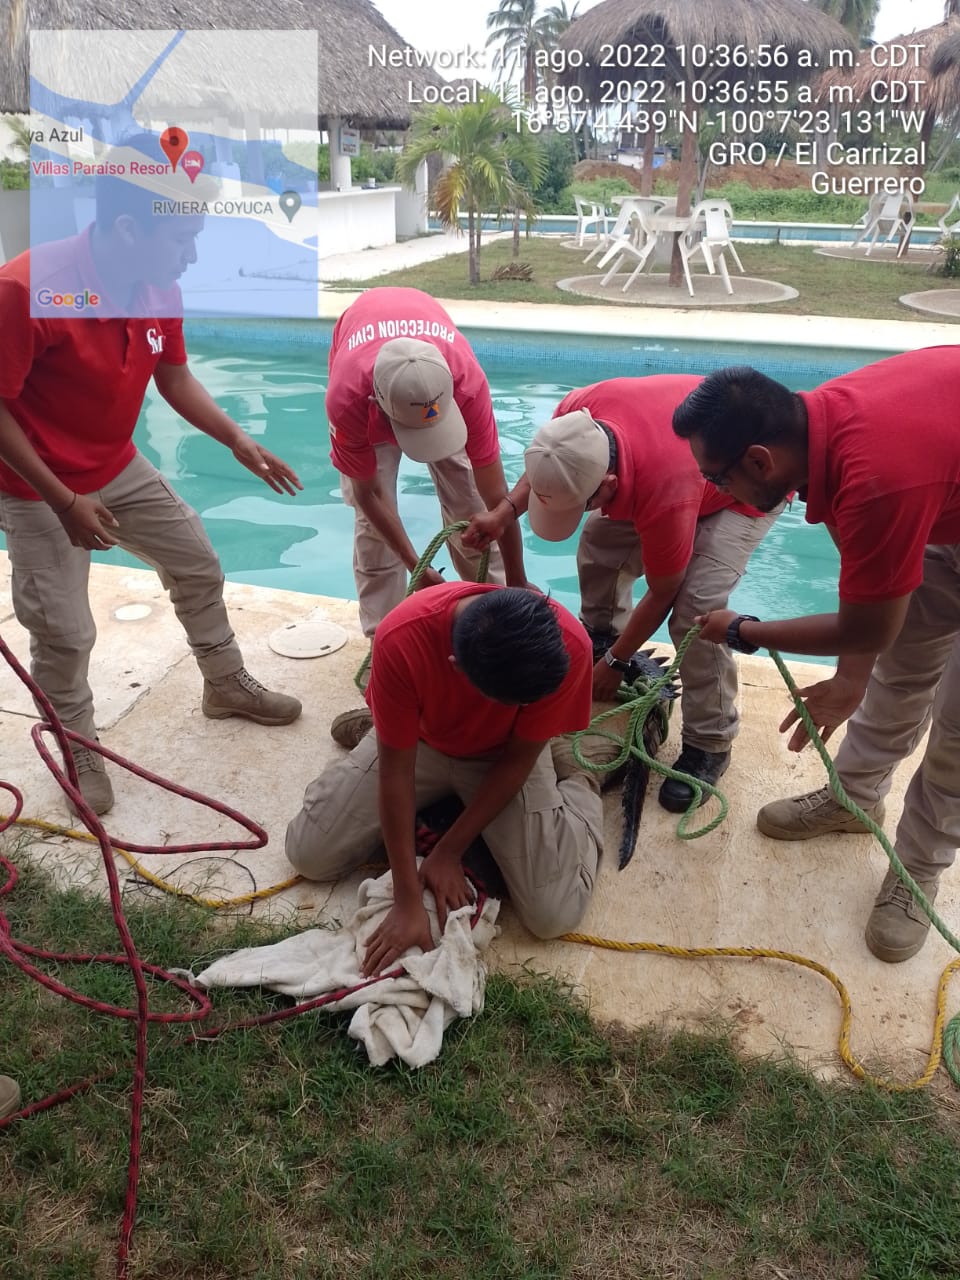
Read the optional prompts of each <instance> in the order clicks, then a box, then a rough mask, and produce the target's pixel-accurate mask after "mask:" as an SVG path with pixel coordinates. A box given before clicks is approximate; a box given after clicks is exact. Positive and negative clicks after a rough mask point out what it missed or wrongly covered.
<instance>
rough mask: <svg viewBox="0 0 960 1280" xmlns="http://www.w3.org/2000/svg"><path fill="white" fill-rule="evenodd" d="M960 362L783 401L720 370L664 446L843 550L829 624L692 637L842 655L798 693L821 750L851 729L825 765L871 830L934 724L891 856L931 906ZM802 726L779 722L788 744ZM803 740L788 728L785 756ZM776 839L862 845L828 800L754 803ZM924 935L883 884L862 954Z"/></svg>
mask: <svg viewBox="0 0 960 1280" xmlns="http://www.w3.org/2000/svg"><path fill="white" fill-rule="evenodd" d="M958 403H960V347H956V346H953V347H946V346H945V347H932V348H930V349H928V350H924V351H914V352H910V353H908V354H906V355H900V356H894V357H892V358H891V359H889V360H882V361H880V362H879V363H878V364H873V365H869V366H867V368H865V369H859V370H857V371H856V372H854V373H848V374H844V376H843V377H840V378H835V379H833V380H832V381H830V382H825V383H824V384H823V385H822V386H820V387H817V388H816V390H814V391H806V392H800V393H799V394H793V393H792V392H790V391H788V390H787V388H786V387H784V386H781V384H780V383H778V382H774V381H773V380H772V379H771V378H767V377H765V376H764V375H763V374H761V373H758V372H757V371H756V370H755V369H748V368H730V369H721V370H719V371H718V372H716V373H714V374H711V375H710V377H709V378H707V379H706V380H705V381H704V382H703V383H702V384H701V386H700V387H698V388H697V389H696V390H695V391H693V393H692V394H691V395H690V396H688V397H687V399H686V400H685V401H684V403H683V404H682V405H680V407H679V408H678V409H677V412H676V414H675V416H674V430H675V431H676V432H677V434H678V435H679V436H681V437H683V438H684V439H686V440H688V441H689V444H690V448H691V450H692V452H693V456H694V458H695V459H696V461H697V465H698V466H699V467H700V470H701V472H702V473H703V474H704V475H705V476H706V477H708V478H709V479H710V480H711V481H712V482H713V483H714V484H716V485H719V486H720V487H721V488H723V489H725V490H726V491H728V492H729V493H731V494H733V495H735V496H736V497H737V498H739V499H740V500H741V501H743V502H750V503H753V504H754V505H756V506H757V507H759V508H760V509H761V510H770V509H771V508H772V507H773V506H774V505H776V504H778V503H779V502H781V501H782V500H783V497H784V495H785V494H786V493H787V492H788V491H789V490H791V489H794V488H796V489H798V490H799V492H800V496H801V497H802V498H803V499H804V500H805V502H806V504H807V520H808V521H809V522H810V523H811V524H825V525H826V526H827V528H828V529H829V530H830V533H831V534H832V536H833V538H834V541H835V542H836V544H837V546H838V548H839V551H840V587H839V596H840V602H839V608H838V609H837V612H836V613H827V614H820V615H818V616H817V617H810V618H791V619H789V620H786V621H782V622H760V621H758V620H757V619H745V618H741V617H738V616H737V615H736V614H733V613H731V612H730V611H729V610H727V611H724V610H721V611H718V612H711V613H708V614H707V615H706V617H705V618H704V619H703V623H704V625H703V631H702V633H701V638H702V639H704V640H707V641H713V642H714V644H715V645H728V646H730V647H732V648H734V649H737V650H739V651H741V652H753V651H754V650H755V649H756V648H757V647H759V646H761V645H762V646H764V647H767V648H772V649H786V650H789V651H791V652H793V653H810V654H836V655H837V656H838V662H837V670H836V673H835V674H834V675H833V676H832V677H831V678H830V679H828V680H822V681H819V682H818V683H817V684H814V685H811V686H810V687H809V688H808V689H805V690H802V694H803V699H804V702H805V703H806V706H807V709H808V711H809V712H810V715H811V717H812V719H813V722H814V724H815V725H816V726H817V728H818V729H819V730H820V732H821V733H822V735H823V737H824V738H826V737H828V736H829V735H830V734H831V733H832V732H833V731H834V730H835V729H836V728H837V727H838V725H840V724H842V723H843V722H844V721H845V720H846V719H847V718H848V716H849V717H851V718H850V723H849V725H848V727H847V733H846V737H845V739H844V741H843V743H842V745H841V747H840V750H839V751H838V752H837V757H836V767H837V772H838V774H839V776H840V781H841V783H842V784H843V787H844V790H845V791H846V792H847V794H848V795H849V796H850V797H851V799H853V800H855V801H856V802H857V804H858V805H859V806H860V807H861V809H863V810H864V811H865V812H866V813H867V814H868V815H870V816H871V817H873V818H874V820H875V821H877V822H882V821H883V816H884V806H883V798H884V796H885V795H886V794H887V792H888V791H889V789H890V784H891V780H892V777H893V772H894V770H895V768H896V767H897V765H898V764H899V763H900V761H901V760H903V759H905V758H906V757H907V756H908V755H909V754H910V753H911V752H912V751H913V750H914V748H915V747H916V746H917V744H918V743H919V742H920V740H921V739H922V737H923V734H924V731H925V729H926V727H927V725H928V724H930V726H931V728H930V737H929V740H928V742H927V747H926V751H925V752H924V756H923V760H922V761H921V764H920V767H919V768H918V769H917V771H916V773H915V774H914V775H913V778H912V779H911V782H910V785H909V787H908V789H907V794H906V799H905V801H904V807H903V813H902V816H901V818H900V823H899V825H898V827H897V835H896V850H897V855H898V857H899V858H900V860H901V862H902V863H903V865H904V866H905V867H906V869H907V870H908V871H909V872H910V874H911V876H913V878H914V879H915V880H916V881H917V883H918V884H919V885H920V887H921V889H922V890H923V892H924V893H925V894H926V896H927V897H928V898H929V899H931V900H932V899H933V898H935V897H936V893H937V886H938V884H939V880H940V876H941V874H942V872H943V871H944V869H945V868H946V867H949V866H950V865H951V864H952V863H953V861H954V858H955V857H956V851H957V845H958V843H960V640H958V636H960V433H958V430H957V405H958ZM797 719H798V717H797V715H796V713H795V712H791V713H790V715H788V716H787V718H786V719H785V720H784V722H783V724H782V725H781V726H780V728H781V730H787V729H788V728H790V727H791V726H792V725H793V724H794V723H795V722H796V721H797ZM806 742H807V734H806V731H805V729H804V728H803V726H802V725H799V724H798V725H797V727H796V729H795V730H794V733H793V735H792V737H791V739H790V748H791V749H792V750H794V751H799V750H801V749H802V748H803V746H804V745H805V744H806ZM757 826H758V827H759V828H760V830H761V831H762V832H763V833H764V834H765V835H768V836H772V837H773V838H774V839H778V840H807V839H810V838H811V837H814V836H817V835H820V834H821V833H822V832H828V831H836V832H862V831H863V830H864V828H863V826H862V825H861V824H860V823H859V822H858V821H857V820H856V819H855V818H853V817H852V816H851V815H850V814H849V813H847V811H846V810H845V809H843V808H842V807H841V805H840V804H839V803H838V802H837V800H836V799H835V798H834V795H833V792H832V790H831V789H830V787H822V788H820V790H819V791H814V792H810V793H808V794H806V795H802V796H794V797H793V798H791V799H789V800H779V801H776V802H775V803H773V804H768V805H765V806H764V807H763V808H762V809H761V810H760V813H759V814H758V817H757ZM928 927H929V920H928V919H927V917H926V916H925V915H924V914H923V913H922V912H921V911H920V909H919V908H918V907H917V906H916V905H915V903H914V901H913V898H912V896H911V894H910V892H909V890H907V889H906V887H905V886H904V885H903V884H902V883H901V882H900V880H899V878H898V877H897V875H896V873H895V872H894V871H893V868H891V869H890V870H889V871H888V872H887V874H886V876H885V877H884V881H883V885H882V886H881V889H880V893H879V895H878V896H877V899H876V902H875V904H874V907H873V910H872V912H871V914H870V918H869V921H868V923H867V928H866V941H867V945H868V947H869V948H870V950H871V951H872V952H873V953H874V955H875V956H877V957H879V959H881V960H886V961H889V962H897V961H900V960H907V959H909V958H910V956H912V955H915V954H916V953H917V952H918V951H919V950H920V948H921V947H922V946H923V943H924V940H925V939H926V935H927V929H928Z"/></svg>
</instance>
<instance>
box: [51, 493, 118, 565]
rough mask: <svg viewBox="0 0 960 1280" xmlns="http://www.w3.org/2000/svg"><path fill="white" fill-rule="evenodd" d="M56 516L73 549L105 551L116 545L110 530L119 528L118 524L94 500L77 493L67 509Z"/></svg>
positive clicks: (100, 503)
mask: <svg viewBox="0 0 960 1280" xmlns="http://www.w3.org/2000/svg"><path fill="white" fill-rule="evenodd" d="M58 515H59V520H60V523H61V524H62V525H63V527H64V529H65V530H66V534H67V537H68V538H69V539H70V541H71V542H72V543H73V545H74V546H75V547H83V548H84V549H85V550H86V551H106V550H107V549H108V548H109V547H115V546H116V545H117V540H116V538H114V537H113V536H112V535H111V533H110V530H111V529H117V528H119V524H118V522H117V521H116V520H115V519H114V518H113V516H112V514H111V513H110V512H109V511H108V510H107V508H106V507H105V506H104V505H103V503H102V502H98V501H97V499H96V498H89V497H85V496H84V495H83V494H82V493H78V494H77V496H76V497H75V498H74V500H73V502H72V503H71V505H70V506H69V507H68V509H67V510H66V511H63V512H60V513H58Z"/></svg>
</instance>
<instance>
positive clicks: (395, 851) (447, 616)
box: [286, 582, 603, 974]
mask: <svg viewBox="0 0 960 1280" xmlns="http://www.w3.org/2000/svg"><path fill="white" fill-rule="evenodd" d="M592 668H593V662H592V657H591V646H590V641H589V639H588V637H587V634H586V632H585V631H584V629H583V627H582V626H581V625H580V624H579V623H578V622H577V620H576V619H575V618H574V617H573V616H572V615H571V614H570V613H568V612H567V610H566V609H564V608H563V607H562V606H561V605H559V604H557V603H556V602H555V601H552V600H548V599H546V598H545V597H544V596H542V595H539V594H538V593H535V592H531V591H527V590H524V589H522V588H514V587H496V586H491V585H487V584H479V583H471V582H459V583H449V584H444V585H443V586H438V587H432V588H430V589H429V590H426V591H419V592H417V593H415V594H414V595H412V596H410V597H408V599H406V600H404V601H403V603H402V604H400V605H398V606H397V607H396V608H395V609H393V610H392V611H391V612H390V613H389V614H388V615H387V617H386V618H385V619H384V620H383V622H381V623H380V626H379V627H378V628H377V635H376V639H375V641H374V647H373V663H372V667H371V675H370V683H369V685H368V687H367V693H366V697H367V701H368V703H369V705H370V709H371V712H372V714H373V725H374V731H373V732H372V733H369V734H367V736H366V737H365V738H363V740H362V741H361V742H360V743H359V745H358V746H357V747H355V748H354V750H353V751H352V752H351V753H350V754H349V755H348V756H347V757H345V758H344V759H342V760H339V761H338V762H336V763H335V764H332V765H330V766H329V767H328V768H327V769H326V770H325V771H324V772H323V773H322V774H321V775H320V777H319V778H317V779H316V780H315V781H314V782H312V783H311V784H310V786H309V787H308V788H307V790H306V794H305V796H304V802H303V808H302V810H301V811H300V813H299V814H298V815H297V817H296V818H294V820H293V821H292V822H291V823H290V825H289V826H288V828H287V840H286V852H287V857H288V858H289V860H290V862H291V863H292V864H293V866H294V867H295V868H296V869H297V871H299V872H300V874H301V875H304V876H306V877H307V878H308V879H311V880H334V879H337V878H338V877H340V876H344V875H346V874H347V873H348V872H350V871H353V870H354V869H355V868H356V867H358V866H360V865H361V864H362V863H364V862H365V861H366V860H367V859H368V858H369V857H370V856H371V855H372V854H373V853H374V852H375V850H376V849H377V848H378V847H379V846H380V844H381V843H382V844H384V845H385V846H386V850H387V856H388V858H389V861H390V869H391V871H392V873H393V887H394V898H395V905H394V907H393V909H392V911H391V912H390V914H389V915H388V916H387V918H386V919H385V920H384V922H383V924H382V925H381V926H380V928H379V929H378V930H377V932H376V933H375V934H374V935H373V937H372V939H371V941H370V945H369V948H368V950H367V953H366V956H365V959H364V965H363V968H364V972H365V973H367V974H373V973H378V972H380V971H381V970H382V969H384V968H386V967H387V966H389V965H391V964H392V963H393V962H394V961H395V960H396V959H397V958H398V957H399V956H401V955H402V954H403V953H404V952H405V951H406V950H407V949H408V948H409V947H412V946H419V947H422V948H423V949H424V950H430V948H431V947H433V945H434V942H435V940H434V939H433V938H431V935H430V928H429V924H428V920H427V913H426V911H425V910H424V906H423V898H422V893H423V889H424V888H427V889H429V890H430V891H431V892H432V893H433V895H434V897H435V899H436V903H437V913H438V918H439V923H440V928H441V930H443V928H444V927H445V924H446V917H447V913H448V912H449V911H453V910H455V909H456V908H458V907H462V906H465V905H467V904H468V903H469V902H470V901H471V897H472V895H471V891H470V887H469V885H468V884H467V881H466V878H465V876H464V872H463V867H462V863H461V859H462V857H463V854H464V851H465V850H466V849H467V848H468V846H469V845H470V844H471V843H472V841H473V840H474V839H476V837H477V836H479V835H481V834H482V835H483V838H484V840H485V841H486V844H487V846H488V848H489V850H490V852H491V854H492V855H493V858H494V859H495V861H496V863H497V865H498V867H499V869H500V871H501V873H502V875H503V878H504V880H505V882H506V885H507V888H508V890H509V894H510V899H511V901H512V902H513V905H514V907H515V908H516V911H517V914H518V915H519V917H520V919H521V920H522V921H523V923H524V924H525V925H526V926H527V928H528V929H529V930H530V931H531V932H532V933H535V934H536V935H537V936H539V937H541V938H550V937H556V936H557V935H558V934H561V933H565V932H566V931H567V930H568V929H572V928H574V926H575V925H576V924H577V923H578V922H579V920H580V918H581V916H582V915H583V913H584V910H585V909H586V906H587V903H588V902H589V900H590V895H591V893H592V892H593V882H594V876H595V874H596V869H597V860H598V858H599V856H600V851H601V848H602V841H603V814H602V808H601V800H600V786H599V782H598V780H597V776H596V775H594V774H589V773H586V772H584V771H582V770H581V769H580V767H579V766H578V765H577V764H576V763H575V762H574V759H573V756H572V750H571V743H570V740H569V739H561V740H559V741H557V742H554V743H553V746H552V750H551V746H550V745H549V744H550V741H551V739H554V738H556V737H557V735H559V734H565V733H570V732H573V731H575V730H579V729H585V728H586V727H587V724H588V723H589V720H590V707H591V694H590V686H591V677H592ZM451 794H454V795H456V796H458V797H459V798H460V800H461V801H462V802H463V804H464V806H465V807H464V810H463V812H462V813H461V815H460V816H459V818H458V819H457V820H456V822H455V823H454V824H453V826H451V827H450V829H449V830H448V831H447V832H445V833H444V835H443V836H442V837H441V838H440V839H439V841H438V842H437V844H436V845H435V847H434V848H433V850H432V851H431V852H430V854H429V856H428V857H426V858H425V859H424V860H423V862H422V863H421V865H420V867H419V870H418V868H417V861H416V854H415V846H414V829H415V815H416V813H417V810H418V809H421V808H423V807H425V806H427V805H429V804H432V803H434V802H435V801H437V800H440V799H442V798H443V797H445V796H449V795H451Z"/></svg>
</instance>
